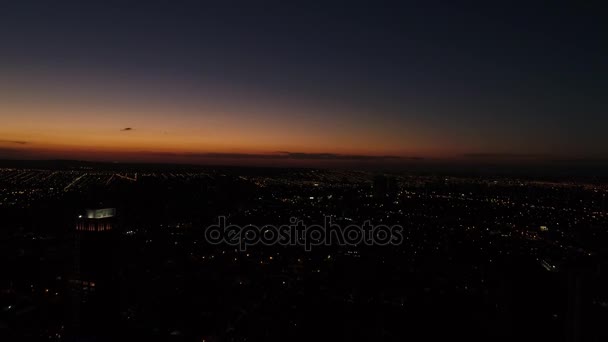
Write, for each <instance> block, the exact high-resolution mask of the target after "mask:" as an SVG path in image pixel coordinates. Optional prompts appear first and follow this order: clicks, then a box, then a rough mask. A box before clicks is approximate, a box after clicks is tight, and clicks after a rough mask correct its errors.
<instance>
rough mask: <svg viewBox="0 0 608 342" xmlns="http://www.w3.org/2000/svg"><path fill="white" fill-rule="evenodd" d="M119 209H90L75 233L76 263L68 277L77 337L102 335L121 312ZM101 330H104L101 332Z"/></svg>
mask: <svg viewBox="0 0 608 342" xmlns="http://www.w3.org/2000/svg"><path fill="white" fill-rule="evenodd" d="M117 237H118V232H117V230H116V209H114V208H104V209H89V210H86V213H85V214H84V215H79V216H78V219H77V221H76V225H75V229H74V232H73V244H74V245H73V252H74V255H73V257H74V259H73V260H74V264H73V268H72V272H71V277H70V278H69V283H70V291H71V293H72V301H73V303H72V324H71V330H72V333H73V334H74V335H85V336H86V335H93V336H95V335H102V334H103V331H101V329H103V327H106V325H105V324H102V323H109V322H110V321H111V320H112V319H113V318H114V317H115V316H116V315H115V312H117V311H118V309H117V307H116V305H114V302H115V301H116V300H117V284H116V281H115V280H116V279H115V277H116V258H115V250H116V243H117ZM100 328H101V329H100Z"/></svg>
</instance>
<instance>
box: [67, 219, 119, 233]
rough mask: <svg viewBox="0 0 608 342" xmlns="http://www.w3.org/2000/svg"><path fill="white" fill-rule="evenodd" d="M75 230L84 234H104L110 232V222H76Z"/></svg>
mask: <svg viewBox="0 0 608 342" xmlns="http://www.w3.org/2000/svg"><path fill="white" fill-rule="evenodd" d="M76 230H78V231H85V232H105V231H109V230H112V223H111V222H91V221H88V222H86V221H85V222H78V223H77V224H76Z"/></svg>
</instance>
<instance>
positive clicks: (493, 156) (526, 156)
mask: <svg viewBox="0 0 608 342" xmlns="http://www.w3.org/2000/svg"><path fill="white" fill-rule="evenodd" d="M462 156H463V157H464V158H472V159H537V158H548V157H549V155H547V154H526V153H465V154H463V155H462Z"/></svg>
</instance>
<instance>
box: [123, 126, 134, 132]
mask: <svg viewBox="0 0 608 342" xmlns="http://www.w3.org/2000/svg"><path fill="white" fill-rule="evenodd" d="M134 129H135V128H132V127H125V128H123V129H121V130H120V131H121V132H126V131H132V130H134Z"/></svg>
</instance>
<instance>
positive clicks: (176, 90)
mask: <svg viewBox="0 0 608 342" xmlns="http://www.w3.org/2000/svg"><path fill="white" fill-rule="evenodd" d="M287 3H289V4H287ZM405 3H406V2H405V1H403V2H382V1H369V2H357V1H344V2H329V1H319V2H317V3H315V2H313V1H301V2H300V1H277V2H263V1H246V2H235V1H216V2H205V1H141V2H134V1H74V2H62V1H38V2H30V1H12V2H5V3H2V4H1V5H0V43H1V44H0V158H24V159H32V158H33V159H37V158H41V159H48V158H62V159H65V158H68V159H85V160H107V161H154V162H157V161H162V162H189V163H190V162H192V163H196V162H213V161H227V162H229V163H237V164H238V163H241V162H242V163H246V162H256V161H257V162H259V163H263V164H271V163H286V162H293V163H296V164H307V163H308V164H314V163H317V162H319V161H331V160H333V161H365V162H379V161H383V162H387V161H392V162H394V161H395V160H400V158H403V160H411V159H412V158H414V159H419V158H424V159H442V160H445V159H449V160H467V159H471V160H479V159H480V158H481V159H488V158H489V159H508V160H528V159H531V158H532V159H570V158H572V159H588V160H594V159H605V158H608V134H607V133H606V132H607V131H608V115H607V111H606V110H607V109H608V100H607V99H608V96H607V90H608V58H607V57H606V56H607V55H608V54H607V52H608V51H607V50H608V49H607V46H608V40H607V39H606V32H608V27H607V26H608V24H606V20H603V19H605V17H603V15H602V13H604V11H602V10H601V8H599V7H597V6H595V5H592V4H582V3H583V2H581V4H577V2H571V3H570V4H564V3H561V2H548V3H546V4H545V5H544V6H533V5H531V4H530V3H529V2H525V3H522V4H514V3H512V2H506V3H505V4H503V5H500V6H499V5H496V4H487V3H491V2H487V3H486V2H481V3H479V4H476V5H475V6H472V5H467V6H456V5H454V4H453V2H452V1H446V2H444V3H440V2H432V1H431V2H428V1H424V2H422V1H421V2H419V3H417V4H416V3H407V4H405ZM598 3H599V2H598Z"/></svg>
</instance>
